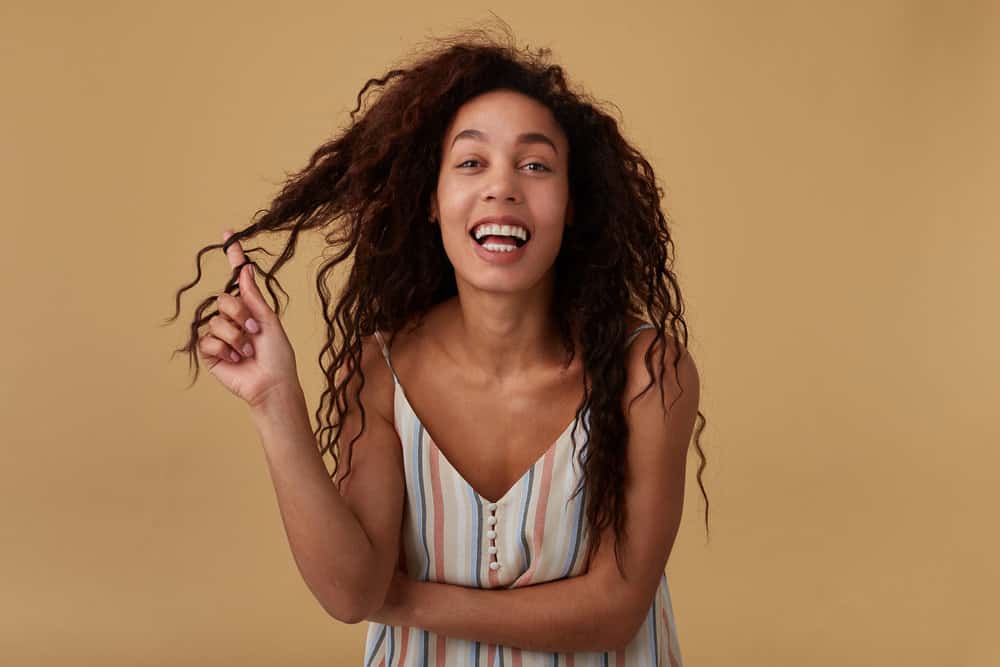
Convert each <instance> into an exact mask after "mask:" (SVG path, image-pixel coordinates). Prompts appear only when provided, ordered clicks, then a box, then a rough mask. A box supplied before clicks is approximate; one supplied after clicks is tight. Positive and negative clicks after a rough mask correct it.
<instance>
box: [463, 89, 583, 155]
mask: <svg viewBox="0 0 1000 667" xmlns="http://www.w3.org/2000/svg"><path fill="white" fill-rule="evenodd" d="M466 130H477V131H478V132H480V133H482V135H485V137H481V138H480V140H481V141H488V142H491V143H499V144H505V143H506V144H513V143H515V141H516V140H517V138H518V136H519V135H522V134H525V133H532V132H541V133H543V134H545V135H546V136H548V137H550V138H551V139H552V141H553V143H555V145H556V150H557V151H558V152H559V153H560V154H565V152H566V150H565V149H566V147H567V146H566V143H567V140H566V136H565V134H564V133H563V131H562V128H561V127H559V123H558V122H557V121H556V119H555V117H554V116H553V115H552V112H551V111H550V110H549V108H548V107H546V106H545V105H544V104H542V103H541V102H538V101H537V100H535V99H533V98H531V97H529V96H527V95H524V94H522V93H518V92H515V91H511V90H494V91H490V92H488V93H483V94H482V95H479V96H477V97H474V98H472V99H471V100H469V101H467V102H466V103H465V104H463V105H462V106H461V107H459V109H458V111H457V112H456V113H455V118H454V119H453V120H452V122H451V124H450V125H449V127H448V131H447V133H446V134H445V145H444V149H445V150H449V149H450V148H451V144H452V141H453V140H454V139H455V137H456V136H457V135H459V134H462V136H469V133H467V132H465V131H466Z"/></svg>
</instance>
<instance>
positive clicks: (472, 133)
mask: <svg viewBox="0 0 1000 667" xmlns="http://www.w3.org/2000/svg"><path fill="white" fill-rule="evenodd" d="M459 139H478V140H479V141H486V140H487V137H486V133H485V132H482V131H481V130H471V129H470V130H462V131H461V132H459V133H458V134H456V135H455V138H454V139H452V140H451V145H452V146H453V147H454V145H455V142H456V141H458V140H459ZM514 143H516V144H548V145H549V146H551V147H552V150H554V151H555V152H556V155H558V154H559V149H558V148H556V145H555V143H554V142H553V141H552V140H551V139H549V138H548V137H547V136H546V135H544V134H542V133H541V132H524V133H522V134H519V135H517V140H516V141H515V142H514Z"/></svg>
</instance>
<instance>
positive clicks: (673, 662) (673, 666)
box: [660, 605, 680, 667]
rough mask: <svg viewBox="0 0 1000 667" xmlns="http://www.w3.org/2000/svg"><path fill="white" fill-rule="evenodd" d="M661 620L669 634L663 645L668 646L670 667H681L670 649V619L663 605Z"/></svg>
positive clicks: (661, 607)
mask: <svg viewBox="0 0 1000 667" xmlns="http://www.w3.org/2000/svg"><path fill="white" fill-rule="evenodd" d="M660 618H661V619H662V620H663V627H664V628H666V632H667V639H666V641H665V642H663V643H664V644H666V645H667V659H668V660H669V663H668V664H669V665H670V667H680V666H679V665H678V664H677V659H676V658H674V652H673V651H672V650H671V649H670V619H668V618H667V612H666V610H665V609H664V608H663V606H662V605H661V606H660Z"/></svg>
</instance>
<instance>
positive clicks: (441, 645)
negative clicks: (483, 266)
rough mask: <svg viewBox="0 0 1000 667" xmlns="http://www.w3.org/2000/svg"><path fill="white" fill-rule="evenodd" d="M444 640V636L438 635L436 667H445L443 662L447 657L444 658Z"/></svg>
mask: <svg viewBox="0 0 1000 667" xmlns="http://www.w3.org/2000/svg"><path fill="white" fill-rule="evenodd" d="M445 639H446V638H445V637H444V635H438V636H437V651H436V653H437V661H436V664H437V667H447V666H446V665H445V662H444V659H445V657H447V656H445Z"/></svg>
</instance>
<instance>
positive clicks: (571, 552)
mask: <svg viewBox="0 0 1000 667" xmlns="http://www.w3.org/2000/svg"><path fill="white" fill-rule="evenodd" d="M586 496H587V489H586V487H584V489H583V492H582V493H581V494H580V495H578V496H577V500H576V509H575V510H574V511H573V546H572V548H570V549H568V550H567V552H566V567H565V569H564V570H563V575H562V576H563V578H564V579H565V578H566V577H568V576H569V575H570V572H572V571H573V566H574V565H575V564H576V559H577V556H578V555H579V553H580V532H581V531H582V529H583V525H582V524H583V507H584V505H583V503H584V501H585V500H586Z"/></svg>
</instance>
